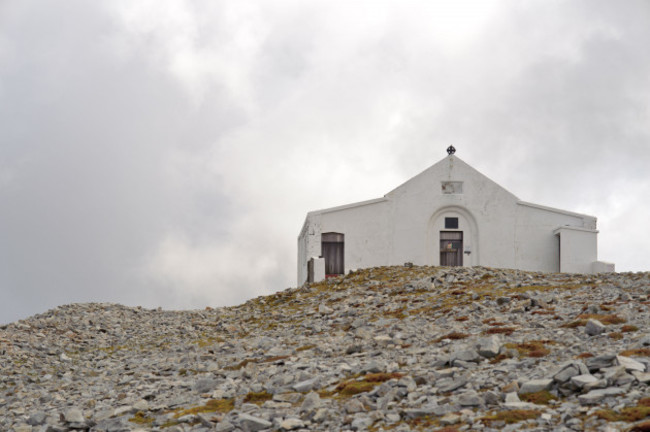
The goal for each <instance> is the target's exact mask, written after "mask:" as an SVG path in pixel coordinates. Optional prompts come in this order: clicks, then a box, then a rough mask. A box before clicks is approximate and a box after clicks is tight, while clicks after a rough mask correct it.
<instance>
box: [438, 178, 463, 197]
mask: <svg viewBox="0 0 650 432" xmlns="http://www.w3.org/2000/svg"><path fill="white" fill-rule="evenodd" d="M442 193H443V194H462V193H463V182H459V181H443V182H442Z"/></svg>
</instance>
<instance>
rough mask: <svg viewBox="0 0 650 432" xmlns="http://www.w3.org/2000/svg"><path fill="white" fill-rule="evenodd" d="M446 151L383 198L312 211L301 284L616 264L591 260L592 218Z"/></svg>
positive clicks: (303, 238) (600, 268) (302, 245)
mask: <svg viewBox="0 0 650 432" xmlns="http://www.w3.org/2000/svg"><path fill="white" fill-rule="evenodd" d="M447 152H448V154H449V155H448V156H447V157H445V158H444V159H442V160H441V161H439V162H438V163H436V164H435V165H433V166H431V167H429V168H428V169H426V170H425V171H423V172H422V173H420V174H418V175H416V176H415V177H413V178H412V179H410V180H408V181H407V182H406V183H404V184H402V185H400V186H398V187H397V188H396V189H394V190H392V191H391V192H389V193H387V194H386V195H384V196H383V197H382V198H377V199H372V200H369V201H363V202H358V203H354V204H348V205H342V206H338V207H332V208H328V209H323V210H316V211H312V212H309V213H308V214H307V218H306V219H305V223H304V225H303V227H302V230H301V231H300V235H299V236H298V285H301V284H303V283H305V282H307V281H309V282H316V281H319V280H322V279H324V278H325V277H328V276H331V275H339V274H344V273H347V272H348V271H349V270H351V269H360V268H367V267H375V266H385V265H403V264H404V263H407V262H411V263H413V264H415V265H434V266H476V265H481V266H489V267H495V268H511V269H521V270H534V271H543V272H567V273H600V272H613V271H614V264H610V263H606V262H602V261H598V256H597V255H598V254H597V237H598V230H597V229H596V218H595V217H594V216H588V215H585V214H580V213H575V212H571V211H567V210H560V209H556V208H551V207H546V206H542V205H538V204H532V203H529V202H525V201H521V200H520V199H518V198H517V197H516V196H514V195H513V194H511V193H510V192H508V191H507V190H505V189H504V188H502V187H501V186H499V185H498V184H496V183H494V182H493V181H492V180H490V179H489V178H487V177H486V176H484V175H483V174H481V173H480V172H478V171H476V170H475V169H474V168H472V167H471V166H469V165H468V164H466V163H465V162H463V161H462V160H461V159H460V158H458V157H457V156H456V155H455V149H454V148H453V147H452V146H450V147H449V148H448V149H447Z"/></svg>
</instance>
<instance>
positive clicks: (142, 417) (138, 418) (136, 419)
mask: <svg viewBox="0 0 650 432" xmlns="http://www.w3.org/2000/svg"><path fill="white" fill-rule="evenodd" d="M129 421H130V422H131V423H136V424H139V425H146V424H151V423H153V422H154V419H153V418H152V417H147V415H146V414H145V413H143V412H142V411H138V412H136V413H135V414H134V415H133V417H132V418H130V419H129Z"/></svg>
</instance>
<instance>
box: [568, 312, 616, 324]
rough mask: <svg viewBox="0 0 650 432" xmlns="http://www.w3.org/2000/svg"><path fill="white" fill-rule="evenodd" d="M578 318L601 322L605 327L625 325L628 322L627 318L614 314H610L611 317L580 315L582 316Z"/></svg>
mask: <svg viewBox="0 0 650 432" xmlns="http://www.w3.org/2000/svg"><path fill="white" fill-rule="evenodd" d="M578 318H579V319H582V320H589V319H594V320H598V321H600V322H601V323H603V324H605V325H612V324H623V323H626V322H627V320H626V319H625V318H622V317H620V316H617V315H614V314H609V315H601V314H580V315H578Z"/></svg>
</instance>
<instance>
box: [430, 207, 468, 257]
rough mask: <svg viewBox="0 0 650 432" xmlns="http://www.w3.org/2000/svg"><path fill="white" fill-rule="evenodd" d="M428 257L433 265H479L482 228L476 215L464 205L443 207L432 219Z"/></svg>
mask: <svg viewBox="0 0 650 432" xmlns="http://www.w3.org/2000/svg"><path fill="white" fill-rule="evenodd" d="M427 255H428V260H429V262H430V263H431V265H436V266H438V265H442V266H473V265H478V264H479V244H478V226H477V225H476V220H475V219H474V216H472V214H471V213H470V212H469V211H468V210H467V209H465V208H463V207H460V206H448V207H443V208H441V209H439V210H438V211H436V212H435V213H434V214H433V215H432V216H431V219H430V220H429V227H428V230H427Z"/></svg>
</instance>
